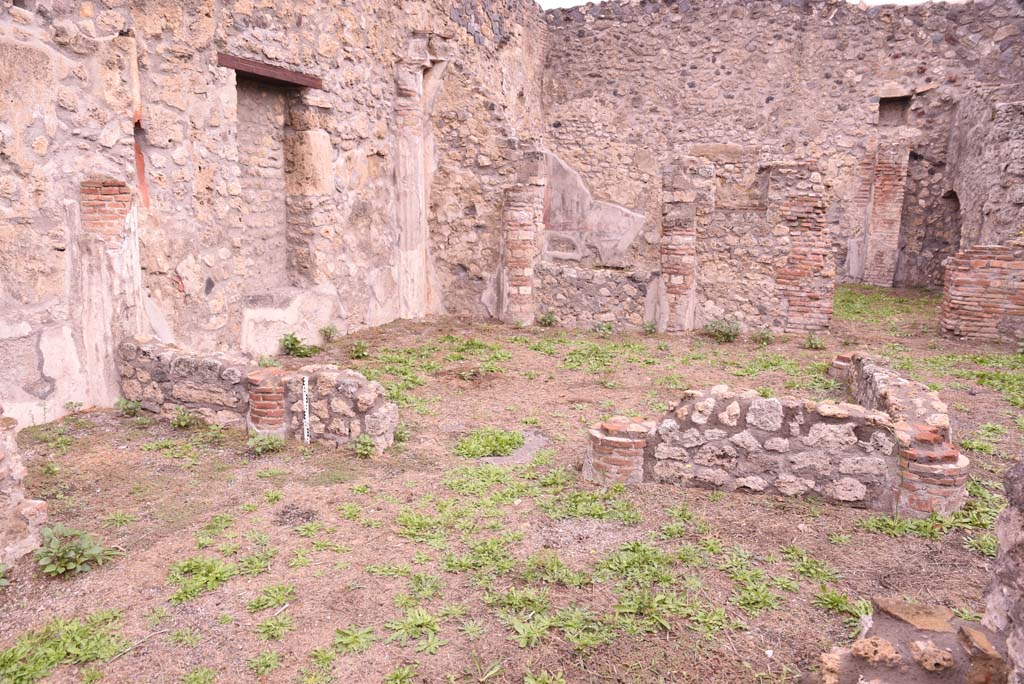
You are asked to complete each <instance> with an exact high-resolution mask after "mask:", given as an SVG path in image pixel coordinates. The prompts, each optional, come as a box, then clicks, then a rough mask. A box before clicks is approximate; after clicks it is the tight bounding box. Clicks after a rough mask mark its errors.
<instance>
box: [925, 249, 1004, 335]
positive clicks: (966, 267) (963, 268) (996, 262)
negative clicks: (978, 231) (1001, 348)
mask: <svg viewBox="0 0 1024 684" xmlns="http://www.w3.org/2000/svg"><path fill="white" fill-rule="evenodd" d="M941 324H942V329H943V330H944V331H946V332H948V333H951V334H953V335H956V336H957V337H965V338H969V339H980V340H1000V339H1002V340H1011V341H1015V342H1018V343H1019V342H1021V341H1022V340H1024V248H1022V247H1013V246H1000V245H988V246H986V245H976V246H974V247H969V248H968V249H966V250H964V251H962V252H959V253H958V254H957V255H956V256H955V257H953V258H951V259H949V261H948V262H947V264H946V287H945V289H944V290H943V294H942V315H941Z"/></svg>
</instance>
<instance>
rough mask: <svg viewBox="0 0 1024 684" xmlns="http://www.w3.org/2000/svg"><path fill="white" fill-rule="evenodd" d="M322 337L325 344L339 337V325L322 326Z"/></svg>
mask: <svg viewBox="0 0 1024 684" xmlns="http://www.w3.org/2000/svg"><path fill="white" fill-rule="evenodd" d="M320 339H322V340H323V341H324V343H325V344H330V343H331V342H333V341H334V340H336V339H338V326H336V325H333V324H332V325H325V326H324V327H322V328H320Z"/></svg>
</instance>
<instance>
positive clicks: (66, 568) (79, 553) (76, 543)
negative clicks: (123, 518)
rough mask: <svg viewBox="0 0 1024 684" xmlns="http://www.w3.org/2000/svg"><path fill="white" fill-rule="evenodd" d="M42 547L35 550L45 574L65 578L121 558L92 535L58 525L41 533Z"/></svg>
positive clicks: (38, 562) (36, 558)
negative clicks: (116, 557) (115, 558)
mask: <svg viewBox="0 0 1024 684" xmlns="http://www.w3.org/2000/svg"><path fill="white" fill-rule="evenodd" d="M41 535H42V545H41V546H40V547H39V548H38V549H36V551H35V560H36V563H37V564H38V565H39V568H40V570H41V571H42V572H43V574H44V575H49V576H50V577H64V576H66V575H69V574H70V575H77V574H80V573H83V572H89V571H90V570H92V568H93V566H94V565H103V564H105V563H107V562H108V561H110V560H111V559H113V558H114V557H115V556H116V555H118V553H119V552H118V551H116V550H114V549H109V548H107V547H105V546H103V544H101V543H100V541H99V540H98V539H97V538H96V537H94V536H93V535H91V534H88V533H87V532H82V531H81V530H76V529H73V528H70V527H66V526H64V525H63V524H61V523H57V524H56V525H54V526H53V527H44V528H43V529H42V531H41Z"/></svg>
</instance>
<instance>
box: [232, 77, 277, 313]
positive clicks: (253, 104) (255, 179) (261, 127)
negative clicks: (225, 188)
mask: <svg viewBox="0 0 1024 684" xmlns="http://www.w3.org/2000/svg"><path fill="white" fill-rule="evenodd" d="M236 88H237V94H238V137H237V144H238V164H239V167H240V168H241V171H242V176H241V186H242V199H243V201H244V206H243V212H244V213H243V220H242V223H243V226H244V229H245V235H244V239H243V241H242V247H241V257H242V258H243V260H244V261H245V262H246V268H247V270H248V275H249V277H248V278H247V282H248V283H249V286H248V289H249V292H248V294H257V293H261V292H265V291H266V289H267V287H268V285H270V284H272V283H276V284H284V283H287V282H288V273H287V244H286V235H287V232H288V207H287V196H288V187H287V179H286V176H285V118H286V115H287V99H286V90H285V89H284V88H282V87H279V86H275V85H271V84H269V83H263V82H258V81H255V80H252V79H247V78H243V77H241V74H239V78H238V81H237V85H236Z"/></svg>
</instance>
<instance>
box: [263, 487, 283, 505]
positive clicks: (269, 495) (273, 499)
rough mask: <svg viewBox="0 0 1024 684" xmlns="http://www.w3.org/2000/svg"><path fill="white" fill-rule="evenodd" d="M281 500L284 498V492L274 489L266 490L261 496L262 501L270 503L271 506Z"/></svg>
mask: <svg viewBox="0 0 1024 684" xmlns="http://www.w3.org/2000/svg"><path fill="white" fill-rule="evenodd" d="M283 498H284V492H281V491H278V490H276V489H268V490H267V491H266V492H264V494H263V500H264V501H266V502H267V503H271V504H275V503H277V502H279V501H280V500H281V499H283Z"/></svg>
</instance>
